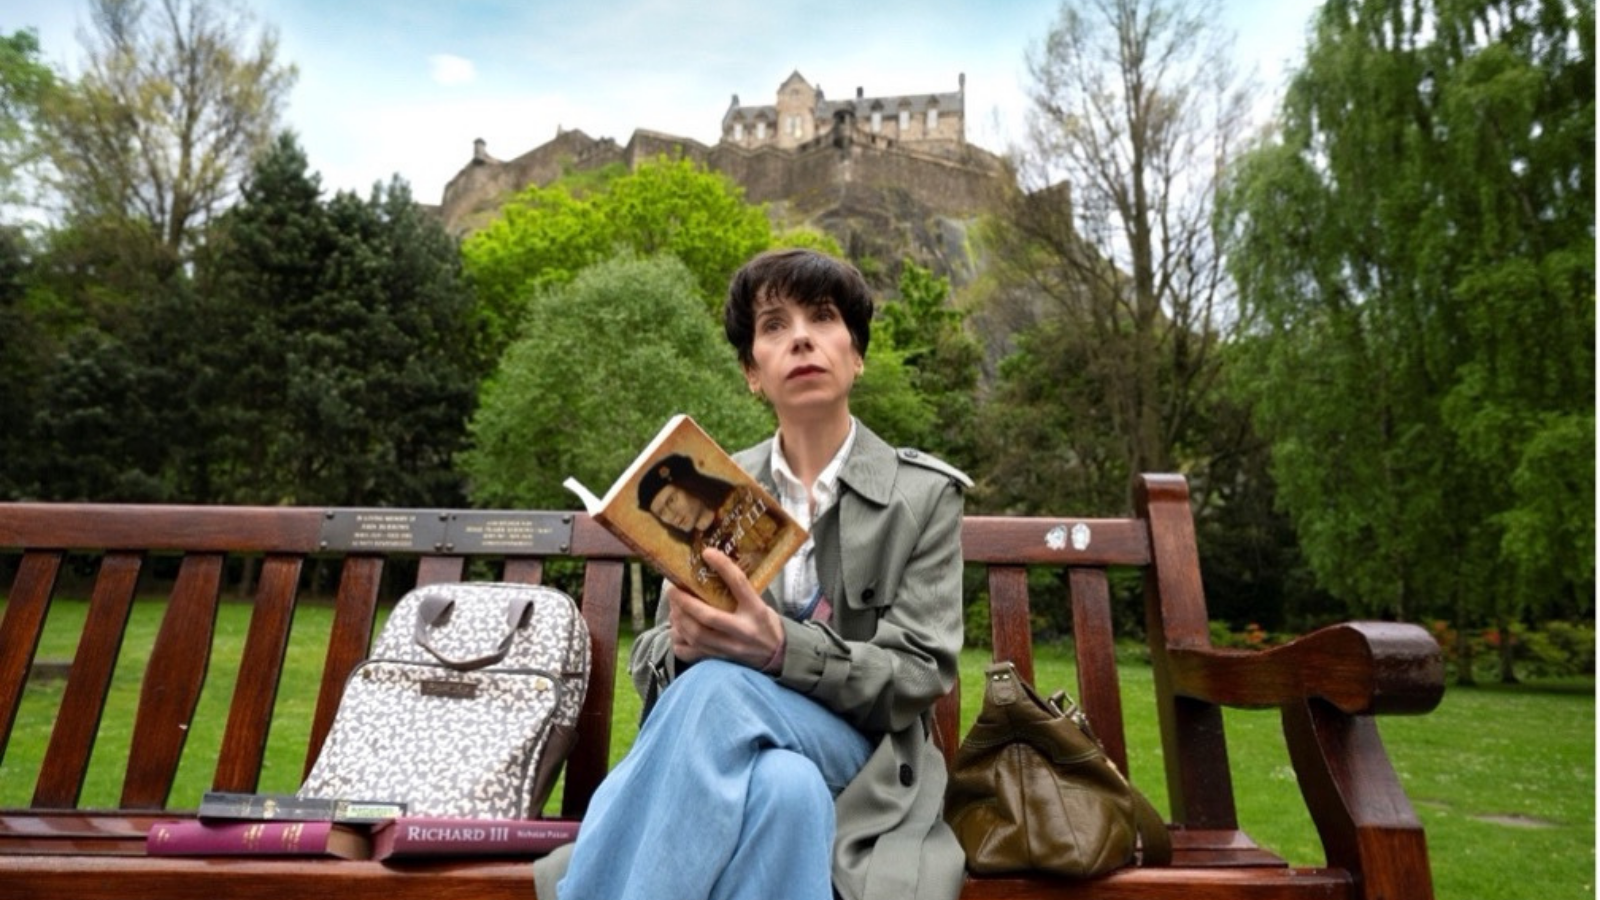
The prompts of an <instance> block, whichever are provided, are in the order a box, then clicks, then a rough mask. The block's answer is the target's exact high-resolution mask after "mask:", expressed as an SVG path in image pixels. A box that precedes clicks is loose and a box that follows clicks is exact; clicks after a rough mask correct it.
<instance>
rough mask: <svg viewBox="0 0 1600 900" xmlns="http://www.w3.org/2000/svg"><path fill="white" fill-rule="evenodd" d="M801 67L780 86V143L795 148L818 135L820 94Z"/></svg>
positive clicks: (788, 148)
mask: <svg viewBox="0 0 1600 900" xmlns="http://www.w3.org/2000/svg"><path fill="white" fill-rule="evenodd" d="M818 93H819V91H818V90H817V89H816V88H814V87H812V86H811V85H810V83H808V82H807V81H806V80H805V78H803V77H801V75H800V73H799V72H798V71H796V72H794V73H793V74H791V75H790V76H789V77H788V78H787V79H785V80H784V82H783V84H781V85H779V86H778V102H777V109H778V121H777V126H778V135H777V137H778V142H777V143H778V147H779V149H782V150H792V149H794V148H795V147H797V146H799V145H801V144H803V143H805V142H806V141H809V140H811V139H812V138H814V137H816V136H817V95H818Z"/></svg>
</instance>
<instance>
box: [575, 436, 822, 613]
mask: <svg viewBox="0 0 1600 900" xmlns="http://www.w3.org/2000/svg"><path fill="white" fill-rule="evenodd" d="M566 486H567V488H568V489H569V490H571V491H572V492H573V493H575V494H577V495H578V496H579V497H581V498H582V499H583V502H584V506H585V507H586V508H587V510H588V512H589V514H590V515H591V516H593V517H594V520H595V521H596V522H599V523H600V524H601V525H603V526H605V527H606V528H607V529H609V530H610V531H611V533H612V534H615V535H616V536H617V537H619V538H621V539H622V541H623V543H625V544H627V545H628V546H630V547H632V548H633V549H634V550H635V551H636V552H637V553H638V554H639V555H640V556H642V557H644V558H645V559H647V560H649V561H650V563H651V565H653V566H655V568H656V569H657V570H658V571H660V572H661V574H663V575H665V576H666V577H667V578H668V579H669V580H671V581H672V583H673V584H676V585H677V586H678V587H680V588H683V589H684V590H686V591H688V592H690V593H692V594H694V595H696V596H698V597H700V598H701V599H702V600H705V601H706V602H707V603H710V604H711V605H712V606H715V607H717V608H718V609H733V607H734V600H733V595H732V594H730V593H729V592H728V588H727V586H726V585H724V584H723V583H722V579H721V578H720V577H718V576H717V574H716V572H715V571H713V570H712V568H711V567H710V566H709V565H708V564H707V563H706V562H705V559H704V558H703V557H702V555H701V554H702V553H703V552H704V550H705V549H706V548H707V547H716V548H718V549H720V550H722V551H723V552H724V553H726V554H728V555H729V556H730V557H732V558H733V560H734V561H735V562H737V563H738V564H739V568H740V569H742V570H744V573H745V575H746V576H747V577H748V578H749V579H750V584H751V585H752V586H754V587H755V589H756V590H757V591H761V590H764V589H765V588H766V586H767V585H768V584H770V583H772V579H773V578H775V577H776V576H777V574H778V573H779V572H780V571H782V569H783V564H784V563H785V562H786V561H788V559H789V557H790V556H792V555H793V554H794V552H795V551H796V550H798V549H800V547H801V545H803V544H804V543H805V541H806V531H805V529H804V528H802V527H801V526H800V523H799V522H796V521H795V520H794V518H793V517H791V516H790V515H789V514H788V513H786V512H784V510H783V505H782V504H780V503H779V502H778V501H777V499H775V498H774V497H773V496H772V494H771V493H769V492H768V491H767V490H766V488H764V487H762V486H761V484H760V483H759V482H757V481H756V480H755V479H754V478H751V477H750V476H749V475H748V474H747V473H746V472H745V471H744V470H743V469H741V468H739V464H738V463H736V462H734V461H733V457H731V456H729V455H728V453H727V451H725V450H723V449H722V447H721V446H719V445H718V444H717V442H716V441H715V440H713V439H712V438H711V436H710V435H708V434H706V432H705V431H704V430H703V429H702V428H701V427H700V426H699V425H698V424H696V423H695V421H694V420H693V419H691V418H690V417H688V416H686V415H683V414H679V415H676V416H673V417H672V418H671V419H669V420H668V421H667V424H666V425H665V426H663V427H662V429H661V431H659V432H658V433H657V434H656V436H655V438H654V439H653V440H651V441H650V443H649V444H648V445H646V446H645V448H644V450H643V452H641V453H640V454H639V455H638V457H636V458H635V459H634V461H633V462H632V463H631V464H630V465H629V466H628V468H627V470H626V471H624V472H623V473H622V476H621V477H619V478H618V479H617V481H616V483H615V484H613V485H611V489H610V490H609V491H607V492H606V495H605V497H604V498H599V497H596V496H595V495H594V494H593V493H592V492H591V491H590V490H589V489H588V488H585V487H584V486H583V485H582V484H579V483H578V481H577V480H576V479H572V478H568V479H567V480H566Z"/></svg>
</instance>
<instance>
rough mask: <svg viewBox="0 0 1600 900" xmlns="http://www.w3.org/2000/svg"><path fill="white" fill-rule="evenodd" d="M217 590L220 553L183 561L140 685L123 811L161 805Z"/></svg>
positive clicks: (201, 680) (194, 702) (191, 703)
mask: <svg viewBox="0 0 1600 900" xmlns="http://www.w3.org/2000/svg"><path fill="white" fill-rule="evenodd" d="M221 591H222V554H220V553H191V554H189V555H188V556H186V557H184V560H183V564H182V566H181V567H180V568H179V570H178V578H177V581H176V582H175V583H174V584H173V586H172V595H171V597H170V598H169V599H168V601H167V610H166V613H165V615H163V616H162V617H161V630H160V631H159V632H157V634H156V640H155V645H154V646H153V647H152V648H151V650H150V662H149V664H148V665H147V666H146V669H145V671H146V675H145V678H144V681H143V683H142V684H141V685H140V692H139V710H138V714H137V715H136V716H135V717H134V720H133V741H132V743H131V744H130V746H129V749H128V767H127V776H126V777H125V778H124V779H123V782H122V800H121V804H120V805H121V807H122V808H123V809H161V808H162V807H164V806H166V803H167V793H168V792H169V791H170V790H171V788H172V782H173V779H174V778H175V777H176V776H177V774H178V762H179V760H180V758H181V757H182V755H183V744H184V739H185V738H186V737H187V736H188V734H189V725H190V723H191V722H192V721H193V720H194V711H195V707H196V706H198V705H199V703H200V690H201V688H202V687H203V686H204V684H205V679H206V667H207V666H208V665H209V664H210V661H211V636H212V633H213V632H214V631H215V629H216V621H217V600H218V598H219V596H220V595H221Z"/></svg>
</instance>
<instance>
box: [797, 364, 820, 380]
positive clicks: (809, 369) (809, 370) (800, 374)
mask: <svg viewBox="0 0 1600 900" xmlns="http://www.w3.org/2000/svg"><path fill="white" fill-rule="evenodd" d="M824 371H826V370H824V369H823V368H822V367H821V366H798V367H796V368H794V369H792V370H790V372H789V379H790V380H791V381H792V380H793V379H796V378H804V377H806V376H807V375H821V374H822V373H823V372H824Z"/></svg>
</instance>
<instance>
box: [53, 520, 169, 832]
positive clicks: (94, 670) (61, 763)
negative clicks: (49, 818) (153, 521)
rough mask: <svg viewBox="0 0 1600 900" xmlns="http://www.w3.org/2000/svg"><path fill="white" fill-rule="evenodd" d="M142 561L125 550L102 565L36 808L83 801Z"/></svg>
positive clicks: (69, 805)
mask: <svg viewBox="0 0 1600 900" xmlns="http://www.w3.org/2000/svg"><path fill="white" fill-rule="evenodd" d="M142 563H143V558H142V557H141V556H140V555H139V554H137V553H126V552H117V553H108V554H106V556H105V558H104V559H102V560H101V561H100V572H99V575H98V576H97V577H96V578H95V582H94V590H93V591H92V592H91V593H90V595H89V614H88V619H87V620H86V621H85V622H84V626H83V634H82V635H81V637H80V638H79V641H78V651H77V655H76V656H75V657H74V658H73V660H72V671H71V673H70V674H69V675H68V676H67V687H66V690H65V691H64V692H63V693H62V696H61V710H62V712H61V714H60V715H58V716H57V717H56V725H55V728H54V729H52V730H51V732H50V745H49V747H48V749H46V750H45V755H44V763H43V765H42V766H41V767H40V769H39V781H38V783H37V784H36V786H35V790H34V795H33V805H34V806H45V807H57V808H70V807H73V806H76V805H77V803H78V796H79V794H80V793H81V792H82V790H83V777H84V773H85V772H87V771H88V769H89V755H90V753H91V751H93V749H94V741H95V736H96V734H97V732H99V730H100V717H101V715H102V714H103V713H104V712H105V708H106V697H107V695H108V694H109V693H110V690H111V675H112V672H113V670H114V669H115V668H116V663H117V656H118V655H119V651H120V650H121V649H122V637H123V634H124V633H125V632H126V631H127V627H128V614H129V612H131V610H132V607H133V594H134V589H135V588H136V587H137V585H138V582H139V570H140V568H141V567H142Z"/></svg>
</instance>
